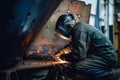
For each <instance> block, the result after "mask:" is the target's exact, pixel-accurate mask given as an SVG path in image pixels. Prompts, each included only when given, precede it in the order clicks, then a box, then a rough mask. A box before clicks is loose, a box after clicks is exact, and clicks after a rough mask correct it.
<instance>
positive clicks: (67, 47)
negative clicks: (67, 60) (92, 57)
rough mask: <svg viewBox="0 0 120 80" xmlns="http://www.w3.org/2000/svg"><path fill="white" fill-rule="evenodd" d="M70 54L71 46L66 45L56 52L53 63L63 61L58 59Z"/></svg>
mask: <svg viewBox="0 0 120 80" xmlns="http://www.w3.org/2000/svg"><path fill="white" fill-rule="evenodd" d="M71 52H72V46H71V45H70V44H69V45H66V46H65V47H64V48H62V49H60V50H59V51H57V52H56V53H55V54H54V56H53V58H54V59H55V61H63V60H62V59H61V58H60V57H61V55H63V54H69V53H71Z"/></svg>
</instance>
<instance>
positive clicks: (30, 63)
mask: <svg viewBox="0 0 120 80" xmlns="http://www.w3.org/2000/svg"><path fill="white" fill-rule="evenodd" d="M56 65H70V62H67V61H61V62H57V61H36V60H25V61H22V62H19V63H18V64H17V65H16V66H15V67H13V68H10V69H7V70H1V71H0V72H12V71H17V70H26V69H35V68H43V67H50V66H56Z"/></svg>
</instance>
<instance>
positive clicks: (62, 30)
mask: <svg viewBox="0 0 120 80" xmlns="http://www.w3.org/2000/svg"><path fill="white" fill-rule="evenodd" d="M70 28H71V26H69V25H58V26H56V29H55V31H56V33H57V35H58V36H59V37H61V38H63V39H65V40H70Z"/></svg>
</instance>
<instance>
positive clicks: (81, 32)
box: [54, 14, 120, 80]
mask: <svg viewBox="0 0 120 80" xmlns="http://www.w3.org/2000/svg"><path fill="white" fill-rule="evenodd" d="M55 31H56V33H57V34H58V36H60V37H61V38H64V39H66V40H70V43H69V44H68V45H66V46H65V47H64V48H62V49H60V50H59V51H58V52H56V53H55V54H54V58H55V59H56V60H59V59H58V58H59V57H61V56H62V55H66V57H65V58H66V60H68V61H70V62H71V63H72V65H71V66H72V70H71V71H72V72H71V74H73V72H76V73H77V74H82V75H85V76H88V77H90V78H92V80H118V77H119V75H120V70H114V71H113V70H112V68H113V67H114V66H115V64H116V62H117V57H116V53H115V50H114V48H113V45H112V43H111V42H110V40H109V39H108V38H107V37H106V36H105V35H104V34H103V33H102V32H100V31H99V30H97V29H96V28H95V27H93V26H91V25H89V24H86V23H82V22H79V19H78V17H77V16H76V15H75V14H63V15H61V16H60V17H59V18H58V20H57V23H56V28H55Z"/></svg>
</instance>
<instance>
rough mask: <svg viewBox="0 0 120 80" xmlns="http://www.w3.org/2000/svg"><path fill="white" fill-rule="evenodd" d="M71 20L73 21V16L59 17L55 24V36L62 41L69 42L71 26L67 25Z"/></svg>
mask: <svg viewBox="0 0 120 80" xmlns="http://www.w3.org/2000/svg"><path fill="white" fill-rule="evenodd" d="M73 20H74V16H73V15H72V14H64V15H61V16H60V17H59V18H58V20H57V22H56V28H55V31H56V33H57V35H58V36H60V37H61V38H63V39H66V40H69V38H70V35H71V29H72V25H70V24H67V23H68V22H70V21H73Z"/></svg>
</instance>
